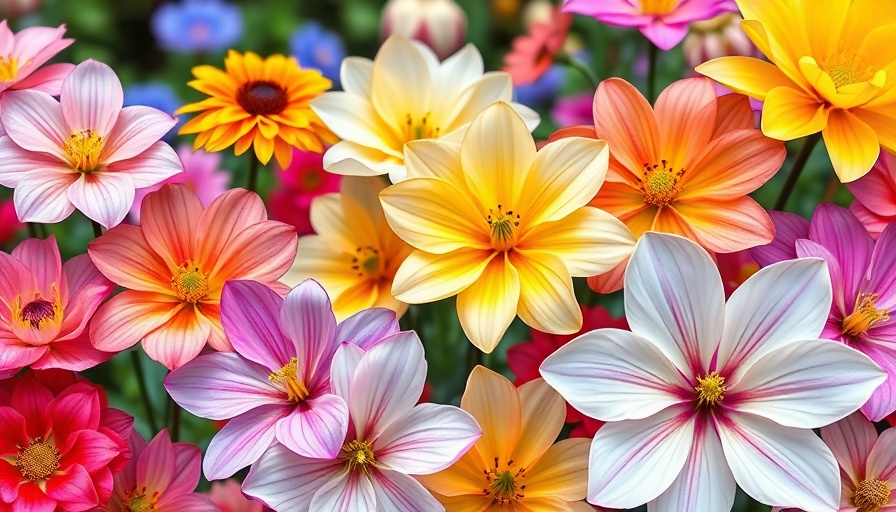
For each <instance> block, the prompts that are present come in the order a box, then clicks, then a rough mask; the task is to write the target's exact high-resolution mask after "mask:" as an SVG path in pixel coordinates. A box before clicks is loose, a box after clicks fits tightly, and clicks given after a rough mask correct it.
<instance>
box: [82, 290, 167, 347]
mask: <svg viewBox="0 0 896 512" xmlns="http://www.w3.org/2000/svg"><path fill="white" fill-rule="evenodd" d="M178 304H179V302H178V301H177V299H176V298H173V297H170V296H167V295H162V294H159V293H152V292H139V291H134V290H125V291H123V292H121V293H119V294H118V295H116V296H114V297H112V298H111V299H110V300H109V301H108V302H106V303H105V304H103V305H102V306H100V308H99V309H98V310H97V311H96V313H95V314H94V316H93V320H91V322H90V341H91V343H93V346H95V347H96V348H98V349H100V350H102V351H104V352H121V351H122V350H125V349H127V348H130V347H132V346H134V345H135V344H136V343H137V342H139V341H140V340H141V339H143V338H144V337H145V336H146V335H147V334H149V333H150V332H152V331H154V330H156V329H158V328H159V327H160V326H162V325H164V324H165V323H166V322H168V320H170V319H171V317H173V316H174V315H175V314H176V313H177V311H178Z"/></svg>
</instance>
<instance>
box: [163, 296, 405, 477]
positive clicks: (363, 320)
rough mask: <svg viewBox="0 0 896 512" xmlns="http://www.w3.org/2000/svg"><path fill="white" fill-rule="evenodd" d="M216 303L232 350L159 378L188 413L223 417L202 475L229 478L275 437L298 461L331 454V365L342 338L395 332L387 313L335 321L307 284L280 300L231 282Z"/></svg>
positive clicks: (334, 434)
mask: <svg viewBox="0 0 896 512" xmlns="http://www.w3.org/2000/svg"><path fill="white" fill-rule="evenodd" d="M221 307H222V316H223V320H224V329H225V331H226V332H227V336H228V337H229V338H230V340H231V342H232V343H233V345H234V349H235V350H236V353H235V354H223V353H219V354H208V355H204V356H200V357H198V358H196V359H195V360H194V361H193V362H191V363H189V364H187V365H184V366H183V367H182V368H180V369H178V370H175V371H173V372H171V373H170V374H169V375H168V377H167V378H166V379H165V388H166V389H167V390H168V393H169V394H170V395H171V397H172V398H173V399H174V401H176V402H177V403H178V404H179V405H180V406H181V407H183V408H184V409H186V410H187V411H189V412H191V413H192V414H195V415H196V416H200V417H202V418H209V419H212V420H224V419H230V421H229V422H228V423H227V425H226V426H225V427H224V428H223V429H221V431H220V432H219V433H218V434H217V435H215V437H214V439H212V442H211V444H210V445H209V448H208V451H207V452H206V456H205V463H204V468H205V475H206V477H208V479H209V480H217V479H220V478H227V477H230V476H232V475H233V474H234V473H236V472H237V471H239V470H240V469H242V468H244V467H246V466H248V465H249V464H252V463H254V462H255V461H257V460H258V458H259V457H261V454H262V453H263V452H264V451H265V450H267V449H268V448H269V447H270V446H271V445H272V444H276V443H280V444H282V445H284V446H285V447H286V448H288V449H289V450H292V451H293V452H295V453H298V454H299V455H302V456H304V457H310V458H327V459H332V458H334V457H336V456H337V455H338V454H339V449H340V448H341V447H342V443H343V438H345V432H346V429H347V428H348V409H347V408H346V402H345V401H344V400H343V398H342V397H340V396H337V395H336V394H334V392H333V391H332V390H331V378H330V362H331V361H332V360H333V355H334V354H335V353H336V349H338V348H339V346H340V344H342V343H343V342H349V343H354V344H356V345H358V346H360V347H362V348H365V349H366V348H370V347H372V346H375V345H376V344H378V343H381V342H383V341H384V340H385V339H389V338H390V336H393V335H397V334H396V333H398V322H397V321H396V319H395V314H394V313H392V312H391V311H388V310H384V309H368V310H365V311H362V312H359V313H358V314H356V315H354V316H352V317H350V318H348V319H347V320H346V321H344V322H342V323H341V324H338V325H337V324H336V318H335V317H334V316H333V310H332V308H331V306H330V300H329V299H328V298H327V294H326V292H325V291H324V289H323V288H321V286H320V285H319V284H317V282H315V281H311V280H308V281H305V282H303V283H301V284H300V285H298V286H297V287H295V288H294V289H293V290H292V291H291V292H289V294H288V295H287V296H286V299H285V300H284V299H281V298H280V296H279V295H277V293H275V292H274V291H272V290H270V289H269V288H267V287H266V286H264V285H262V284H260V283H256V282H251V281H231V282H230V283H228V284H227V285H226V286H225V287H224V295H223V297H222V301H221ZM281 333H282V335H281ZM233 382H240V385H239V386H238V387H237V388H234V386H233V385H232V384H231V383H233ZM209 398H213V399H211V400H210V399H209ZM231 418H232V419H231Z"/></svg>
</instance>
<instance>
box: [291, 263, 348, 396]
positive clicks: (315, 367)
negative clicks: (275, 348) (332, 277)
mask: <svg viewBox="0 0 896 512" xmlns="http://www.w3.org/2000/svg"><path fill="white" fill-rule="evenodd" d="M280 329H281V330H282V331H283V334H284V335H285V336H286V337H287V338H289V339H291V340H292V342H293V343H295V348H296V357H297V358H298V364H299V369H300V370H299V378H301V379H303V380H305V381H306V383H308V384H309V385H312V386H313V385H314V383H315V382H317V381H318V380H321V379H324V378H325V376H326V374H327V373H328V372H329V371H330V364H331V363H332V361H333V354H334V353H335V352H336V348H337V347H338V346H339V345H338V341H336V338H335V335H336V317H335V316H333V307H332V306H331V305H330V298H329V297H328V296H327V292H326V291H325V290H324V289H323V287H322V286H321V285H320V283H318V282H317V281H315V280H313V279H307V280H305V281H303V282H302V283H299V285H298V286H296V287H295V288H293V289H292V290H290V292H289V294H287V295H286V299H284V301H283V307H282V308H280ZM309 389H310V388H309Z"/></svg>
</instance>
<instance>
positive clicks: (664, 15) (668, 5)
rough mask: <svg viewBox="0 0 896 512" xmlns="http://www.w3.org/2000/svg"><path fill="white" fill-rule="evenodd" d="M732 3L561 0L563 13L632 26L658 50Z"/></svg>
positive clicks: (721, 0) (726, 0)
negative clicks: (692, 24)
mask: <svg viewBox="0 0 896 512" xmlns="http://www.w3.org/2000/svg"><path fill="white" fill-rule="evenodd" d="M736 10H737V6H736V5H735V4H734V1H733V0H640V1H632V0H600V1H599V2H595V1H594V0H563V11H564V12H574V13H577V14H582V15H585V16H591V17H592V18H596V19H597V21H600V22H601V23H606V24H608V25H615V26H618V27H636V28H637V29H638V30H640V31H641V33H642V34H644V37H646V38H647V39H649V40H650V42H651V43H653V44H655V45H656V46H657V47H659V48H660V49H661V50H670V49H672V47H674V46H675V45H677V44H678V43H680V42H681V40H682V39H684V36H685V35H687V33H688V24H689V23H693V22H695V21H701V20H708V19H711V18H715V17H716V16H718V15H720V14H722V13H724V12H728V11H736Z"/></svg>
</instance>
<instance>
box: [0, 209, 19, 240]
mask: <svg viewBox="0 0 896 512" xmlns="http://www.w3.org/2000/svg"><path fill="white" fill-rule="evenodd" d="M24 227H25V225H24V224H22V223H21V222H20V221H19V216H18V215H16V205H15V203H13V201H12V199H2V200H0V245H2V244H6V243H8V242H11V241H12V240H13V238H15V237H16V233H18V232H19V231H20V230H21V229H22V228H24Z"/></svg>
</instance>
